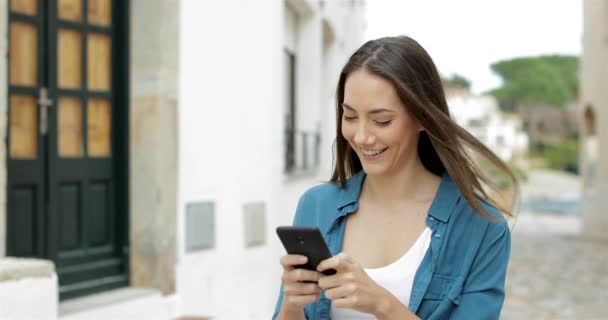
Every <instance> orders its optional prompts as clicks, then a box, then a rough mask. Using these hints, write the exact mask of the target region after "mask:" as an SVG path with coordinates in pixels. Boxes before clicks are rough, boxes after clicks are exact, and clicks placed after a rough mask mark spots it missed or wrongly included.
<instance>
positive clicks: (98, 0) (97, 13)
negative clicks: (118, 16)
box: [88, 0, 112, 27]
mask: <svg viewBox="0 0 608 320" xmlns="http://www.w3.org/2000/svg"><path fill="white" fill-rule="evenodd" d="M88 1H89V3H88V5H89V23H90V24H93V25H98V26H102V27H109V26H110V24H111V22H112V2H111V1H110V0H88Z"/></svg>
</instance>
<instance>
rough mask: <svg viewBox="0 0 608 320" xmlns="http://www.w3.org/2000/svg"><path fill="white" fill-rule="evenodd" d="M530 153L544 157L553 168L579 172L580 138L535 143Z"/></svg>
mask: <svg viewBox="0 0 608 320" xmlns="http://www.w3.org/2000/svg"><path fill="white" fill-rule="evenodd" d="M530 154H531V155H532V156H537V157H543V158H545V160H546V161H547V165H548V167H549V168H551V169H555V170H562V171H567V172H570V173H574V174H578V171H579V167H578V156H579V151H578V140H575V139H572V138H569V139H566V140H565V141H564V142H561V143H556V144H553V143H539V144H536V145H533V146H532V148H531V150H530Z"/></svg>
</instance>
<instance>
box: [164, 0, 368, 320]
mask: <svg viewBox="0 0 608 320" xmlns="http://www.w3.org/2000/svg"><path fill="white" fill-rule="evenodd" d="M290 2H294V3H295V4H296V6H295V13H296V14H297V15H298V17H297V19H296V20H297V30H298V31H297V33H298V34H297V37H296V39H295V41H293V42H295V43H294V45H295V46H296V49H297V55H298V61H299V62H298V71H297V72H298V87H297V96H296V99H297V108H298V110H299V111H298V112H299V113H298V117H299V119H300V121H301V122H299V123H298V125H299V126H300V128H301V129H317V126H320V127H321V128H326V127H330V126H331V124H333V122H334V118H333V105H331V106H329V107H330V108H331V112H327V109H326V107H327V104H328V103H329V101H327V100H328V99H324V96H323V95H324V94H326V92H325V91H324V86H325V85H326V83H325V82H324V73H323V70H324V69H323V68H324V67H327V68H329V67H330V65H332V67H331V70H339V69H340V68H341V64H343V63H344V62H345V59H346V57H347V54H350V51H351V50H352V49H353V46H354V45H357V46H358V45H360V43H356V44H355V43H354V42H355V41H353V40H352V39H361V34H362V30H363V29H362V27H360V30H361V33H360V34H357V32H359V31H358V30H359V29H350V30H349V32H350V33H355V35H352V34H350V35H349V36H348V38H346V37H343V36H342V37H340V36H339V35H338V37H337V38H336V41H337V42H335V43H340V46H334V45H332V46H330V47H329V48H328V47H327V46H326V47H325V48H324V46H323V41H322V40H323V38H322V30H323V29H322V21H323V19H324V17H325V13H324V12H323V11H321V10H320V8H318V7H315V5H316V2H313V1H304V0H300V1H290ZM284 6H285V4H284V3H283V1H281V0H269V1H255V2H252V1H246V0H216V1H205V2H203V1H198V0H182V1H181V21H180V28H179V29H180V41H179V43H180V45H179V52H180V67H179V74H180V76H179V83H180V89H179V101H180V109H179V137H180V138H179V148H178V150H180V151H179V152H180V154H179V157H178V158H179V192H178V247H179V250H178V251H179V254H178V265H177V281H176V283H177V295H178V296H179V298H180V299H181V306H182V310H181V314H184V315H210V316H213V317H214V319H216V320H222V319H269V318H270V316H271V314H272V311H273V309H274V303H275V299H276V297H277V294H278V289H279V284H280V279H279V277H280V265H279V263H278V259H279V256H280V255H282V254H283V249H282V246H281V245H280V243H279V241H278V239H277V237H276V235H275V232H274V229H275V227H276V226H278V225H285V224H291V221H292V218H293V213H294V209H295V206H296V203H297V199H298V197H299V195H300V194H301V193H302V192H303V191H304V190H305V189H306V188H308V187H310V186H312V185H313V184H315V183H317V182H318V181H320V180H321V179H325V180H326V179H328V178H329V173H328V172H327V171H325V170H322V171H321V170H320V171H319V176H314V175H308V176H303V177H302V176H300V177H297V178H296V177H289V176H285V175H284V174H283V165H284V164H283V155H284V147H283V134H284V125H285V124H284V119H283V115H284V113H283V110H284V108H285V106H284V105H283V104H284V101H285V92H284V83H283V81H284V79H283V77H284V70H283V48H284V45H285V43H286V38H285V37H286V35H285V33H286V32H287V31H286V29H287V28H286V27H285V21H284V14H285V7H284ZM337 9H341V7H338V8H337ZM346 12H347V13H348V11H346ZM344 15H345V13H343V12H340V11H334V12H333V13H332V15H330V16H332V17H334V16H340V18H341V19H339V20H337V21H334V20H332V24H333V25H343V24H344V20H345V19H344ZM362 17H363V15H362V13H361V12H358V17H357V19H359V18H361V19H362ZM343 19H344V20H343ZM349 23H350V24H354V23H353V22H352V21H349ZM358 23H359V24H361V25H362V24H363V23H362V20H359V21H358ZM342 30H345V29H342ZM324 49H325V50H324ZM334 63H335V64H339V65H337V66H333V64H334ZM337 76H338V74H337V72H336V73H335V74H334V77H336V79H337ZM333 90H334V88H331V92H332V94H333ZM326 98H327V96H326ZM329 116H330V117H331V118H329V119H327V117H329ZM333 134H334V132H333V131H331V132H329V133H327V132H324V136H323V141H324V142H323V144H324V146H323V149H325V148H327V147H328V141H330V140H333ZM328 153H330V150H329V149H325V150H322V154H323V155H324V158H323V159H324V161H327V160H328V158H327V156H326V154H328ZM328 167H329V165H327V164H326V163H325V164H324V168H328ZM200 201H214V202H215V204H216V215H215V219H216V224H215V226H216V230H215V233H216V239H215V248H214V249H211V250H206V251H200V252H196V253H190V254H187V253H186V251H185V243H184V238H185V234H184V230H185V225H184V217H185V207H186V204H187V203H191V202H200ZM251 201H255V202H265V203H266V222H267V230H266V245H264V246H261V247H256V248H251V249H246V248H245V246H244V232H243V230H244V225H243V218H242V217H243V209H242V207H243V205H244V204H245V203H247V202H251Z"/></svg>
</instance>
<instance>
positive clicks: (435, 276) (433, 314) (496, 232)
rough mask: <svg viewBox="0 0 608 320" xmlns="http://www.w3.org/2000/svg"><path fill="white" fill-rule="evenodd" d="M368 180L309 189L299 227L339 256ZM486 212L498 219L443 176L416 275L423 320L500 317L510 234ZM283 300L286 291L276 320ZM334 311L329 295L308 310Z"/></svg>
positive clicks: (319, 319) (310, 313)
mask: <svg viewBox="0 0 608 320" xmlns="http://www.w3.org/2000/svg"><path fill="white" fill-rule="evenodd" d="M364 180H365V173H364V172H363V171H360V172H359V173H357V174H356V175H354V176H353V177H352V178H350V179H349V180H348V181H347V183H346V185H345V187H344V188H340V187H338V186H335V185H332V184H322V185H318V186H316V187H313V188H311V189H309V190H308V191H306V192H305V193H304V194H303V195H302V197H301V198H300V201H299V203H298V207H297V210H296V215H295V219H294V225H298V226H315V227H318V228H319V229H320V230H321V233H322V234H323V236H324V237H325V241H326V242H327V244H328V246H329V248H330V250H331V251H332V253H333V254H334V255H335V254H338V253H340V251H341V249H342V243H343V239H344V229H345V226H346V217H347V216H348V215H349V214H350V213H353V212H355V211H357V209H358V201H359V194H360V192H361V186H362V184H363V181H364ZM483 207H484V209H486V210H487V211H488V212H490V213H491V214H492V215H494V216H496V217H497V218H498V219H496V221H490V220H489V219H486V218H483V217H482V216H480V215H479V214H477V213H476V212H475V211H474V209H473V208H472V207H471V206H470V205H469V204H468V203H467V202H466V201H465V199H464V198H463V197H462V195H461V194H460V191H459V190H458V188H457V186H456V184H454V182H453V181H452V179H451V178H450V177H449V176H448V175H447V174H444V175H443V177H442V180H441V184H440V186H439V189H438V191H437V194H436V196H435V198H434V200H433V202H432V204H431V207H430V209H429V213H428V217H427V225H428V226H429V228H430V229H431V230H432V231H433V233H432V238H431V245H430V246H429V249H428V251H427V252H426V255H425V256H424V258H423V260H422V263H421V265H420V267H419V268H418V271H417V272H416V275H415V278H414V285H413V288H412V293H411V297H410V303H409V306H408V307H409V309H410V310H411V311H412V312H414V313H415V314H416V315H417V316H418V317H420V318H421V319H456V320H458V319H498V318H499V317H500V310H501V309H502V305H503V301H504V297H505V289H504V288H505V275H506V270H507V263H508V260H509V254H510V248H511V235H510V231H509V228H508V226H507V223H506V222H505V220H504V219H502V215H501V213H500V212H499V211H498V210H497V209H496V208H494V207H491V206H488V205H483ZM282 299H283V290H282V288H281V292H280V294H279V299H278V302H277V306H276V309H275V312H274V315H273V319H276V317H277V314H278V312H279V308H280V306H281V302H282ZM330 310H331V301H330V300H329V299H327V298H325V295H324V294H322V295H321V298H320V299H319V300H318V301H317V302H315V303H312V304H309V305H307V306H306V307H305V309H304V311H305V314H306V318H307V319H309V320H325V319H330Z"/></svg>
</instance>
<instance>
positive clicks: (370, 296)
mask: <svg viewBox="0 0 608 320" xmlns="http://www.w3.org/2000/svg"><path fill="white" fill-rule="evenodd" d="M327 269H336V271H337V273H336V274H335V275H332V276H325V277H322V278H321V279H320V280H319V286H320V287H321V288H322V289H324V290H325V297H327V298H328V299H330V300H332V302H333V304H334V306H336V307H338V308H350V309H355V310H357V311H359V312H364V313H370V314H373V315H375V316H377V317H378V316H379V315H380V314H382V313H383V312H384V310H385V308H386V307H388V305H389V304H393V303H394V301H395V300H396V298H395V297H394V296H393V295H392V294H391V293H390V292H388V291H387V290H386V289H384V288H383V287H382V286H380V285H378V284H377V283H376V282H374V281H373V280H372V279H371V278H370V277H369V276H368V275H367V273H366V272H365V270H363V267H361V265H359V263H357V262H356V261H354V260H353V259H352V258H351V257H350V256H349V255H348V254H346V253H344V252H343V253H340V254H338V255H337V256H334V257H332V258H329V259H326V260H323V261H322V262H321V263H320V264H319V266H318V268H317V270H318V271H319V272H323V271H325V270H327Z"/></svg>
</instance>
